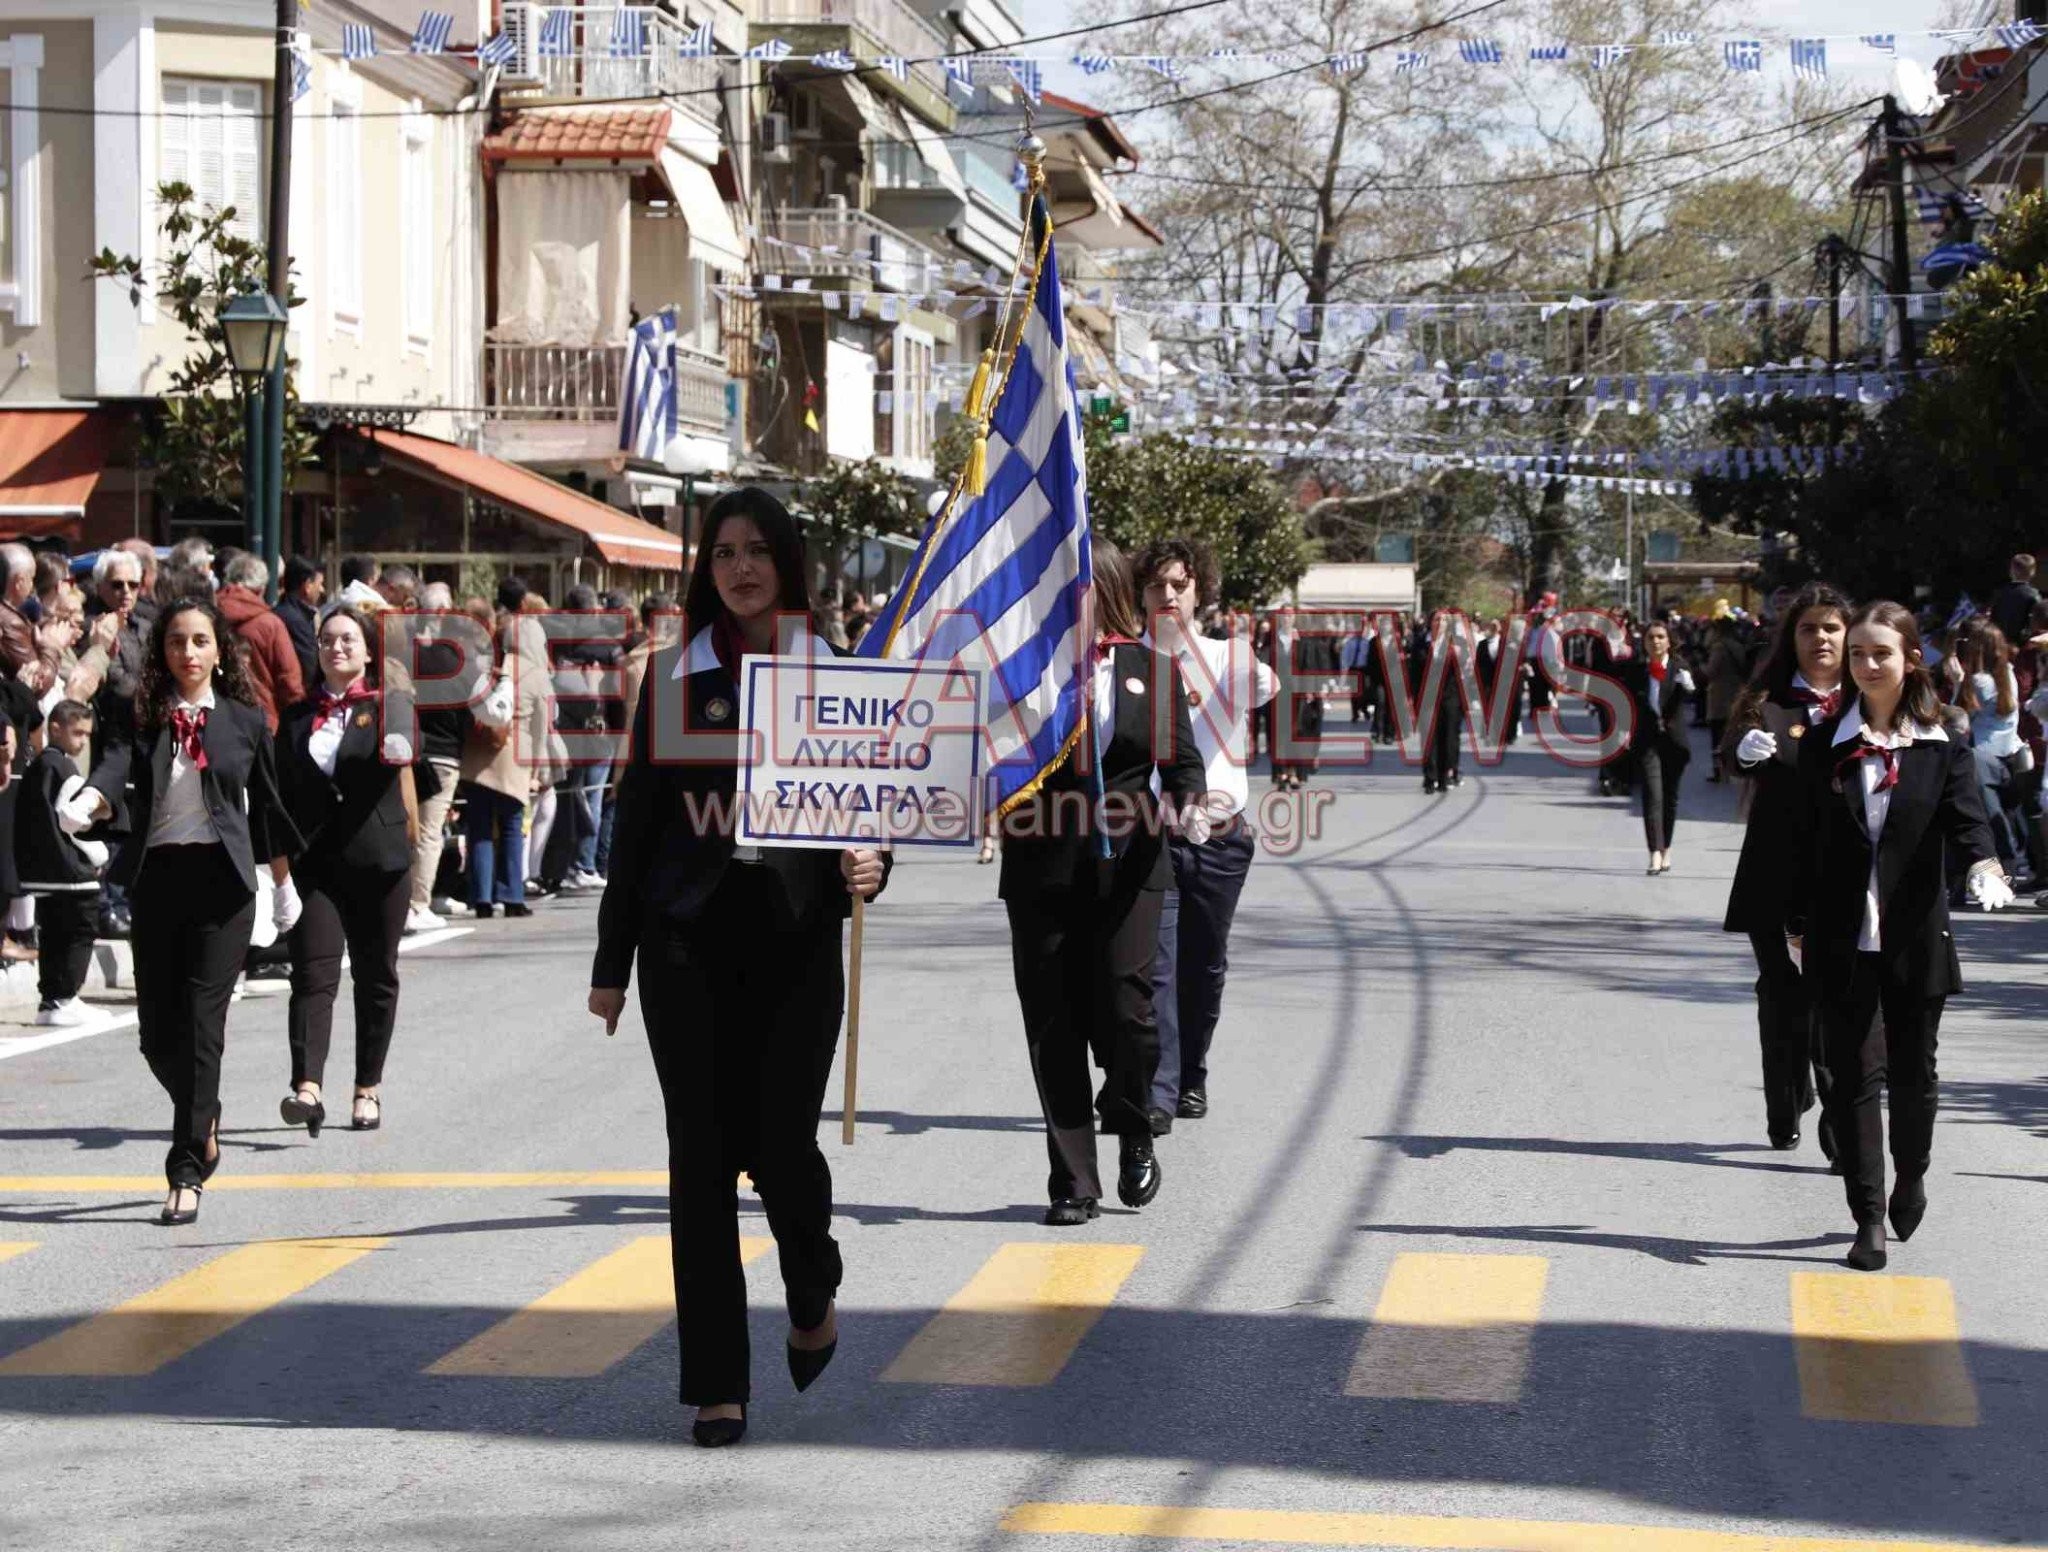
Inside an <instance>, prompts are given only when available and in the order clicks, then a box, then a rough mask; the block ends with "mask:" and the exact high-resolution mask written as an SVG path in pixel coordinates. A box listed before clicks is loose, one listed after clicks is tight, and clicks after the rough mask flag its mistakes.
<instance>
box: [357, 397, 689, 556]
mask: <svg viewBox="0 0 2048 1552" xmlns="http://www.w3.org/2000/svg"><path fill="white" fill-rule="evenodd" d="M370 436H371V438H372V439H373V440H374V441H375V442H376V444H377V445H378V446H379V447H381V448H382V449H383V450H384V452H385V453H386V454H387V455H388V456H393V457H396V458H398V459H400V460H402V461H404V462H407V463H410V464H412V465H413V466H415V467H416V468H418V469H420V470H423V471H425V472H426V473H428V474H432V475H439V476H440V477H441V478H442V479H444V480H448V481H451V482H453V483H455V484H457V485H462V486H465V487H467V488H468V489H470V490H473V491H475V492H476V493H477V494H478V495H481V496H486V497H488V498H489V499H491V500H492V501H495V502H497V503H498V504H499V505H500V506H505V507H511V508H512V509H514V510H515V511H519V512H524V513H525V514H526V515H527V516H529V517H532V518H535V519H538V520H539V521H540V522H543V523H549V524H552V525H553V526H555V527H557V528H567V529H569V530H571V531H572V532H575V533H579V534H581V535H583V537H584V538H586V539H587V540H589V541H590V543H591V545H592V546H593V547H595V549H596V550H597V553H598V554H600V555H602V556H603V557H604V558H605V559H606V560H608V561H610V562H611V563H612V564H613V565H615V566H639V567H643V568H645V569H647V570H650V571H680V570H682V569H683V557H684V552H683V541H682V540H681V539H679V538H677V537H676V536H675V535H674V534H672V533H670V532H668V531H667V530H666V529H663V528H657V527H655V526H654V524H652V523H648V522H643V521H641V520H640V519H639V518H637V517H634V516H633V515H632V514H631V513H629V512H621V511H620V510H619V509H618V508H617V507H612V506H606V505H605V504H604V503H603V502H602V501H597V500H594V499H592V498H591V497H589V496H586V495H584V494H583V493H582V492H581V491H575V490H571V489H570V488H569V487H568V486H566V485H562V484H559V483H557V482H556V481H554V480H551V479H549V478H548V477H547V476H546V475H544V474H535V473H534V472H533V471H532V470H531V469H522V468H520V467H519V465H517V464H515V463H506V462H505V461H504V460H503V459H502V458H493V457H491V456H490V455H489V454H488V453H476V452H471V451H470V450H469V449H468V448H466V447H457V446H456V445H455V444H454V443H452V442H440V441H436V440H435V439H434V438H433V437H423V436H415V435H413V433H411V432H410V431H372V432H371V433H370Z"/></svg>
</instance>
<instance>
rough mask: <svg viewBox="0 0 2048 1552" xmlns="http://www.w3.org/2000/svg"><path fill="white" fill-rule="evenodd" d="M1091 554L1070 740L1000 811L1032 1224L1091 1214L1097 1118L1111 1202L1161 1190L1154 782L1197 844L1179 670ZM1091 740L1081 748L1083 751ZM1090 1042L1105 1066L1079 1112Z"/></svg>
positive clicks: (1161, 884) (1127, 584)
mask: <svg viewBox="0 0 2048 1552" xmlns="http://www.w3.org/2000/svg"><path fill="white" fill-rule="evenodd" d="M1091 561H1092V568H1093V577H1094V585H1093V586H1092V587H1091V588H1090V590H1089V592H1090V600H1091V605H1092V612H1093V635H1092V637H1091V638H1090V640H1091V642H1092V650H1091V652H1090V653H1089V660H1088V667H1089V673H1088V676H1087V678H1086V679H1085V680H1084V688H1085V689H1086V690H1087V692H1088V695H1089V700H1088V703H1087V708H1086V709H1087V715H1086V716H1085V717H1084V719H1083V722H1082V728H1083V732H1082V736H1081V738H1080V739H1078V740H1077V741H1076V743H1075V744H1074V746H1073V748H1071V749H1070V750H1069V751H1068V752H1067V754H1066V756H1065V758H1063V759H1062V760H1061V761H1060V763H1059V764H1058V765H1056V766H1055V767H1053V769H1052V771H1051V773H1050V774H1048V775H1047V776H1046V778H1045V780H1044V782H1043V783H1042V784H1041V785H1040V786H1039V787H1038V789H1037V790H1036V791H1035V792H1033V793H1032V794H1031V795H1030V796H1029V797H1028V798H1027V799H1026V800H1025V801H1024V802H1023V803H1021V804H1019V805H1018V806H1017V807H1016V808H1014V809H1013V810H1012V811H1011V812H1010V813H1009V814H1007V815H1005V816H1004V820H1003V870H1002V879H1001V883H1000V886H999V888H998V893H999V894H1000V895H1001V896H1002V900H1003V904H1004V906H1005V907H1006V908H1007V910H1008V912H1009V918H1010V957H1011V963H1012V967H1013V969H1014V970H1015V973H1016V979H1017V1000H1018V1002H1019V1003H1020V1004H1021V1005H1022V1008H1023V1013H1024V1038H1025V1042H1026V1045H1027V1047H1028V1048H1029V1050H1030V1053H1031V1073H1032V1076H1033V1078H1035V1079H1036V1080H1037V1084H1038V1100H1039V1106H1040V1108H1041V1109H1042V1110H1043V1111H1044V1114H1045V1146H1046V1153H1047V1155H1048V1157H1049V1158H1050V1160H1051V1163H1052V1172H1051V1175H1050V1177H1049V1179H1048V1181H1047V1186H1046V1189H1047V1193H1048V1194H1049V1195H1050V1197H1051V1198H1052V1205H1051V1207H1050V1208H1049V1209H1048V1210H1047V1212H1046V1215H1045V1221H1046V1222H1047V1223H1049V1224H1055V1225H1067V1224H1077V1223H1085V1222H1087V1221H1088V1220H1089V1219H1090V1218H1093V1217H1094V1216H1095V1215H1096V1211H1097V1204H1098V1203H1099V1202H1100V1200H1101V1198H1102V1181H1101V1177H1100V1176H1099V1175H1098V1173H1097V1172H1096V1164H1095V1120H1096V1116H1097V1115H1098V1114H1099V1115H1100V1117H1101V1121H1102V1130H1103V1131H1105V1132H1109V1133H1113V1134H1114V1135H1115V1136H1116V1137H1117V1139H1118V1169H1117V1187H1116V1189H1117V1196H1118V1198H1119V1199H1120V1200H1121V1201H1122V1202H1123V1203H1124V1205H1125V1206H1127V1207H1142V1206H1144V1205H1145V1204H1146V1203H1147V1202H1149V1201H1151V1200H1152V1199H1153V1198H1154V1197H1155V1196H1157V1195H1158V1194H1159V1184H1160V1178H1161V1177H1160V1168H1159V1162H1158V1159H1157V1158H1156V1156H1155V1155H1154V1153H1153V1148H1152V1123H1151V1119H1150V1117H1149V1116H1148V1115H1147V1113H1146V1112H1147V1110H1148V1108H1149V1106H1150V1102H1151V1095H1152V1082H1153V1078H1154V1075H1155V1073H1156V1070H1157V1068H1158V1065H1159V1030H1158V1026H1157V1023H1156V1022H1155V1019H1154V1015H1153V1011H1152V1006H1153V1004H1152V965H1153V960H1154V958H1155V957H1156V956H1157V954H1158V952H1159V915H1160V909H1161V906H1162V904H1163V896H1164V894H1165V891H1166V888H1167V885H1168V884H1169V883H1170V882H1171V880H1172V876H1173V873H1172V868H1171V866H1170V865H1169V864H1168V862H1167V857H1166V837H1165V833H1164V830H1165V825H1166V823H1167V822H1168V821H1167V820H1166V819H1165V817H1164V816H1163V815H1162V813H1161V789H1162V788H1163V789H1164V795H1165V797H1166V798H1167V799H1169V800H1170V807H1171V810H1172V813H1173V814H1174V815H1176V816H1179V820H1178V822H1179V823H1180V824H1181V826H1182V827H1183V833H1184V834H1185V835H1186V836H1187V838H1188V839H1189V841H1191V842H1192V843H1193V844H1195V845H1196V846H1200V845H1202V844H1203V843H1204V842H1206V841H1207V840H1208V838H1209V816H1208V814H1207V812H1206V811H1205V810H1204V809H1203V807H1202V805H1201V802H1200V799H1201V797H1202V793H1203V788H1204V785H1205V782H1206V776H1205V773H1204V772H1203V769H1202V753H1201V749H1200V746H1198V745H1197V744H1196V742H1195V736H1194V731H1193V728H1192V726H1191V725H1190V722H1189V718H1188V701H1187V688H1186V686H1185V685H1184V684H1183V683H1182V680H1181V676H1180V670H1179V668H1178V667H1176V666H1175V664H1174V661H1173V658H1172V657H1171V656H1170V655H1168V654H1166V653H1164V652H1157V651H1154V650H1152V649H1150V648H1148V647H1146V646H1145V645H1143V644H1142V643H1141V642H1140V641H1139V640H1138V632H1139V629H1140V626H1139V622H1138V612H1137V599H1136V596H1135V593H1134V591H1133V589H1132V586H1131V569H1130V565H1129V563H1128V562H1127V561H1125V559H1124V557H1123V554H1122V552H1121V551H1120V550H1118V549H1117V548H1116V546H1115V545H1113V544H1111V543H1109V541H1108V540H1106V539H1102V538H1095V539H1093V540H1092V541H1091ZM1090 744H1092V745H1093V749H1092V751H1091V750H1088V749H1086V748H1085V747H1084V746H1087V745H1090ZM1091 754H1092V756H1093V758H1094V765H1093V767H1092V768H1091V766H1090V765H1089V763H1088V761H1089V758H1090V756H1091ZM1098 792H1099V793H1100V794H1101V796H1100V798H1099V800H1098V798H1097V794H1098ZM1091 1051H1092V1052H1093V1053H1094V1056H1095V1060H1096V1063H1097V1064H1098V1065H1099V1066H1101V1067H1102V1068H1103V1070H1104V1072H1105V1074H1106V1076H1105V1077H1104V1080H1103V1084H1102V1089H1101V1091H1100V1092H1099V1093H1098V1094H1096V1095H1095V1097H1094V1103H1093V1109H1092V1110H1091V1108H1090V1101H1089V1091H1090V1089H1091V1087H1092V1086H1093V1085H1092V1081H1091V1079H1090V1076H1089V1065H1088V1062H1089V1055H1090V1052H1091Z"/></svg>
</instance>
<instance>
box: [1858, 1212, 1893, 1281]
mask: <svg viewBox="0 0 2048 1552" xmlns="http://www.w3.org/2000/svg"><path fill="white" fill-rule="evenodd" d="M1887 1259H1889V1258H1888V1257H1887V1256H1886V1254H1885V1244H1884V1225H1883V1224H1882V1223H1859V1224H1858V1225H1857V1226H1856V1243H1855V1244H1853V1245H1851V1246H1850V1247H1849V1264H1850V1265H1851V1266H1853V1267H1855V1268H1856V1270H1857V1271H1859V1272H1882V1271H1883V1270H1884V1264H1885V1262H1886V1260H1887Z"/></svg>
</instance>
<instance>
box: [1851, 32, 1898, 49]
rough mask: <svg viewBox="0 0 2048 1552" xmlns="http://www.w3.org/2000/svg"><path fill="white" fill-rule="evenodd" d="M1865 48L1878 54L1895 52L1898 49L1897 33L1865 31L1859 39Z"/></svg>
mask: <svg viewBox="0 0 2048 1552" xmlns="http://www.w3.org/2000/svg"><path fill="white" fill-rule="evenodd" d="M1860 41H1861V42H1862V44H1863V46H1864V47H1865V48H1867V49H1874V50H1876V52H1878V53H1880V54H1896V53H1898V51H1899V35H1898V34H1897V33H1895V32H1866V33H1864V34H1863V37H1862V39H1861V40H1860Z"/></svg>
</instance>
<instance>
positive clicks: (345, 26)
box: [341, 22, 377, 59]
mask: <svg viewBox="0 0 2048 1552" xmlns="http://www.w3.org/2000/svg"><path fill="white" fill-rule="evenodd" d="M341 57H342V58H343V59H375V58H376V57H377V34H376V33H374V32H372V31H371V30H370V28H369V26H368V24H367V23H364V22H343V23H342V24H341Z"/></svg>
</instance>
